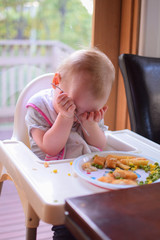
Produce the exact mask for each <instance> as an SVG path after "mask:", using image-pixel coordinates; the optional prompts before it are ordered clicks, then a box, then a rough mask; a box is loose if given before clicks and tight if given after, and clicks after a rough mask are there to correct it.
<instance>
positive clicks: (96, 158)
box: [93, 155, 106, 167]
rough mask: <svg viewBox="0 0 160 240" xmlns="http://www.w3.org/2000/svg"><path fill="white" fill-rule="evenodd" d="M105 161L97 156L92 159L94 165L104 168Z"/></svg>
mask: <svg viewBox="0 0 160 240" xmlns="http://www.w3.org/2000/svg"><path fill="white" fill-rule="evenodd" d="M105 161H106V157H100V156H98V155H95V156H94V159H93V163H94V164H98V165H101V166H102V167H104V164H105Z"/></svg>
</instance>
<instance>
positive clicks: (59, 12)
mask: <svg viewBox="0 0 160 240" xmlns="http://www.w3.org/2000/svg"><path fill="white" fill-rule="evenodd" d="M0 39H34V40H36V39H37V40H60V41H62V42H64V43H66V44H68V45H70V46H72V47H73V48H79V47H80V46H89V44H90V39H91V15H90V14H89V13H88V12H87V10H86V9H85V8H84V7H83V6H82V4H81V2H80V0H39V1H35V0H0Z"/></svg>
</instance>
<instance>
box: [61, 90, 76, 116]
mask: <svg viewBox="0 0 160 240" xmlns="http://www.w3.org/2000/svg"><path fill="white" fill-rule="evenodd" d="M57 107H58V111H59V112H60V113H61V114H62V115H63V116H64V117H67V118H72V117H74V112H75V109H76V106H75V104H74V102H73V100H72V99H71V98H70V97H68V95H67V93H63V92H61V93H60V94H59V95H58V97H57Z"/></svg>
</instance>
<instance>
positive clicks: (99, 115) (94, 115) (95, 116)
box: [81, 106, 108, 122]
mask: <svg viewBox="0 0 160 240" xmlns="http://www.w3.org/2000/svg"><path fill="white" fill-rule="evenodd" d="M107 108H108V107H107V106H104V107H103V108H101V109H100V110H99V111H95V112H89V113H88V112H85V113H83V114H82V115H81V120H82V122H84V121H89V122H99V121H100V120H101V119H103V118H104V114H105V112H106V110H107Z"/></svg>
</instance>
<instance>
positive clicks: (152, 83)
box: [119, 54, 160, 143]
mask: <svg viewBox="0 0 160 240" xmlns="http://www.w3.org/2000/svg"><path fill="white" fill-rule="evenodd" d="M119 66H120V70H121V72H122V76H123V80H124V85H125V91H126V97H127V104H128V111H129V116H130V122H131V130H132V131H134V132H136V133H138V134H140V135H142V136H144V137H146V138H148V139H150V140H152V141H154V142H157V143H160V58H153V57H143V56H138V55H133V54H122V55H120V56H119Z"/></svg>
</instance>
